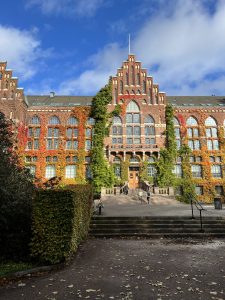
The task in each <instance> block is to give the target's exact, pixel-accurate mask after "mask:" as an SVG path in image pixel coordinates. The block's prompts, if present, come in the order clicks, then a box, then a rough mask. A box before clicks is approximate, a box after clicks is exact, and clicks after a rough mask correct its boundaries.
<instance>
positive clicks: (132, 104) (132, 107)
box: [126, 100, 140, 112]
mask: <svg viewBox="0 0 225 300" xmlns="http://www.w3.org/2000/svg"><path fill="white" fill-rule="evenodd" d="M139 111H140V109H139V106H138V105H137V103H136V102H135V101H133V100H132V101H130V103H129V104H128V105H127V109H126V112H139Z"/></svg>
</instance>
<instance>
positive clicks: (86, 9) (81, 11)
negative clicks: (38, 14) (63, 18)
mask: <svg viewBox="0 0 225 300" xmlns="http://www.w3.org/2000/svg"><path fill="white" fill-rule="evenodd" d="M102 5H104V1H103V0H27V1H26V8H31V7H33V6H37V7H39V8H40V9H41V11H42V13H44V14H47V15H48V14H52V15H59V14H63V15H71V16H72V15H78V16H81V17H91V16H94V15H95V13H96V11H97V10H98V9H99V8H100V7H102Z"/></svg>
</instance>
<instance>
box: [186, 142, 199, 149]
mask: <svg viewBox="0 0 225 300" xmlns="http://www.w3.org/2000/svg"><path fill="white" fill-rule="evenodd" d="M188 146H189V148H191V150H199V149H200V141H199V140H189V141H188Z"/></svg>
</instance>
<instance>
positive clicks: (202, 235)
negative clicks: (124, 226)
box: [90, 232, 225, 239]
mask: <svg viewBox="0 0 225 300" xmlns="http://www.w3.org/2000/svg"><path fill="white" fill-rule="evenodd" d="M90 236H92V237H96V238H114V237H115V238H120V237H131V238H132V237H144V238H153V239H155V238H202V239H204V238H225V233H204V232H198V233H196V232H195V233H192V232H189V233H184V232H182V233H139V232H138V233H126V234H121V233H93V234H91V235H90Z"/></svg>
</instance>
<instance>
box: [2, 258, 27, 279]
mask: <svg viewBox="0 0 225 300" xmlns="http://www.w3.org/2000/svg"><path fill="white" fill-rule="evenodd" d="M32 267H33V265H32V264H31V263H27V262H12V261H6V262H1V263H0V277H4V276H7V275H9V274H11V273H15V272H18V271H24V270H28V269H31V268H32Z"/></svg>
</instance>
